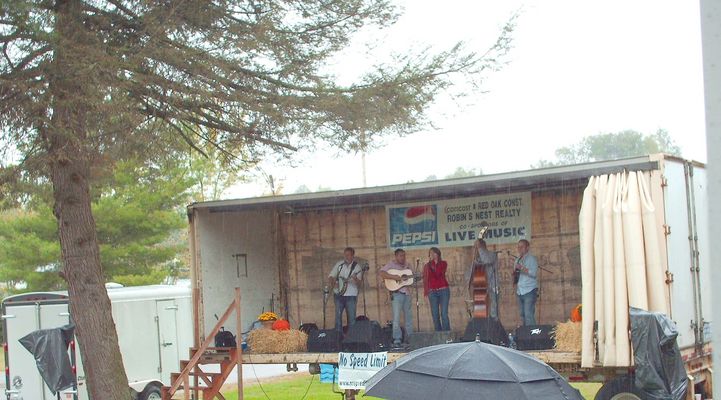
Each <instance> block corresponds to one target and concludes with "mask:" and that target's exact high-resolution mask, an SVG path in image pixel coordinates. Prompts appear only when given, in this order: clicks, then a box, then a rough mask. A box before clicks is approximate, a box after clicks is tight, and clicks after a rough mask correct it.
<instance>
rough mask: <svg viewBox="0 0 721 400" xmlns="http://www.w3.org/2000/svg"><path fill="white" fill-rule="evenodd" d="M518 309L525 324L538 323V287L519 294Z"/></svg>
mask: <svg viewBox="0 0 721 400" xmlns="http://www.w3.org/2000/svg"><path fill="white" fill-rule="evenodd" d="M516 296H518V309H519V311H520V312H521V322H522V323H523V325H536V300H537V299H538V288H536V289H533V290H531V291H530V292H528V293H526V294H519V295H516Z"/></svg>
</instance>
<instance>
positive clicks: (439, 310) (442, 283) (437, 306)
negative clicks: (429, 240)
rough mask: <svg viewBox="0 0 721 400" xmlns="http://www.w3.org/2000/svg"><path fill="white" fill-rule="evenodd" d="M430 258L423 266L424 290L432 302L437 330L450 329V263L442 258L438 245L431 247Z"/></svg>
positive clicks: (434, 323) (432, 312)
mask: <svg viewBox="0 0 721 400" xmlns="http://www.w3.org/2000/svg"><path fill="white" fill-rule="evenodd" d="M428 258H429V259H430V261H428V263H427V264H426V265H425V266H423V292H424V294H425V295H426V297H428V302H429V303H430V304H431V316H432V318H433V325H434V327H435V329H436V331H450V330H451V323H450V321H448V301H449V299H450V298H451V290H450V289H449V288H448V281H447V280H446V269H448V263H446V262H445V261H443V260H441V251H440V250H439V249H438V248H437V247H431V249H430V250H429V251H428Z"/></svg>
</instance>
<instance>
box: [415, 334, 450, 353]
mask: <svg viewBox="0 0 721 400" xmlns="http://www.w3.org/2000/svg"><path fill="white" fill-rule="evenodd" d="M456 341H458V336H457V335H456V333H455V332H453V331H442V332H414V333H412V334H411V335H410V337H409V340H408V343H409V344H410V347H411V350H417V349H421V348H423V347H428V346H435V345H437V344H446V343H453V342H456Z"/></svg>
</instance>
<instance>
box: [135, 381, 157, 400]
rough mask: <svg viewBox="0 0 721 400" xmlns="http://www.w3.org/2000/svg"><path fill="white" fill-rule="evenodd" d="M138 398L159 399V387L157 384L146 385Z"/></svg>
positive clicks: (142, 399)
mask: <svg viewBox="0 0 721 400" xmlns="http://www.w3.org/2000/svg"><path fill="white" fill-rule="evenodd" d="M139 400H161V396H160V387H159V386H158V385H152V384H151V385H148V386H147V387H146V388H145V390H143V393H141V394H140V399H139Z"/></svg>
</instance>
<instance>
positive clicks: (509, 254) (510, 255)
mask: <svg viewBox="0 0 721 400" xmlns="http://www.w3.org/2000/svg"><path fill="white" fill-rule="evenodd" d="M506 254H508V256H509V257H513V258H514V259H516V260H518V256H516V255H513V254H511V252H510V251H508V250H506Z"/></svg>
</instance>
